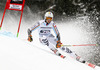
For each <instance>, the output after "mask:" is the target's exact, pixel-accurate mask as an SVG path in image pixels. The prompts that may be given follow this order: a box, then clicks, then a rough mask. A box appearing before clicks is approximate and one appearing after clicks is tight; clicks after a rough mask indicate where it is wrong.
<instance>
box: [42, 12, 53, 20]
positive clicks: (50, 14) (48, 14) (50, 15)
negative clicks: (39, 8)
mask: <svg viewBox="0 0 100 70" xmlns="http://www.w3.org/2000/svg"><path fill="white" fill-rule="evenodd" d="M46 17H51V18H52V19H53V13H52V12H46V13H45V16H44V19H46Z"/></svg>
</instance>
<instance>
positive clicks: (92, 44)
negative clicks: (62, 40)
mask: <svg viewBox="0 0 100 70" xmlns="http://www.w3.org/2000/svg"><path fill="white" fill-rule="evenodd" d="M61 46H66V47H71V46H98V44H80V45H63V44H62V45H61Z"/></svg>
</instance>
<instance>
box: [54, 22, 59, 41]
mask: <svg viewBox="0 0 100 70" xmlns="http://www.w3.org/2000/svg"><path fill="white" fill-rule="evenodd" d="M53 30H54V32H55V34H56V37H57V40H60V33H59V31H58V28H57V26H56V25H55V24H53Z"/></svg>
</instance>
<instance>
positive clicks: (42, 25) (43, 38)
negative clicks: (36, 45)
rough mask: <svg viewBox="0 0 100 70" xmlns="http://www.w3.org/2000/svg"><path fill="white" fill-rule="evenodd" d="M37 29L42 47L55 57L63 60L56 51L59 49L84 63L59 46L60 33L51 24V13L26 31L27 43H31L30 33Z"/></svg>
mask: <svg viewBox="0 0 100 70" xmlns="http://www.w3.org/2000/svg"><path fill="white" fill-rule="evenodd" d="M37 28H38V33H39V40H40V42H41V43H42V44H44V45H47V46H48V47H49V48H50V49H51V50H52V51H53V52H54V53H55V54H56V55H58V56H60V57H62V58H65V56H63V55H62V54H61V53H59V51H58V50H57V48H60V49H61V50H63V51H65V52H67V53H68V54H69V55H70V56H71V57H73V58H74V59H76V60H77V61H80V62H82V63H85V61H84V60H83V59H82V58H80V57H79V56H78V55H76V54H75V53H74V52H72V51H71V50H70V49H68V48H67V47H64V46H61V45H62V43H61V41H60V33H59V31H58V29H57V26H56V25H55V24H54V22H53V13H52V12H46V13H45V16H44V20H41V21H39V22H38V23H37V24H36V25H34V26H33V27H31V28H29V29H28V41H30V42H31V41H33V38H32V35H31V33H32V31H34V30H35V29H37ZM52 31H54V33H55V36H56V37H55V36H54V35H53V34H52Z"/></svg>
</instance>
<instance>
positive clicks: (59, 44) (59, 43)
mask: <svg viewBox="0 0 100 70" xmlns="http://www.w3.org/2000/svg"><path fill="white" fill-rule="evenodd" d="M61 45H62V43H61V41H60V40H58V41H57V44H56V48H60V47H61Z"/></svg>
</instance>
